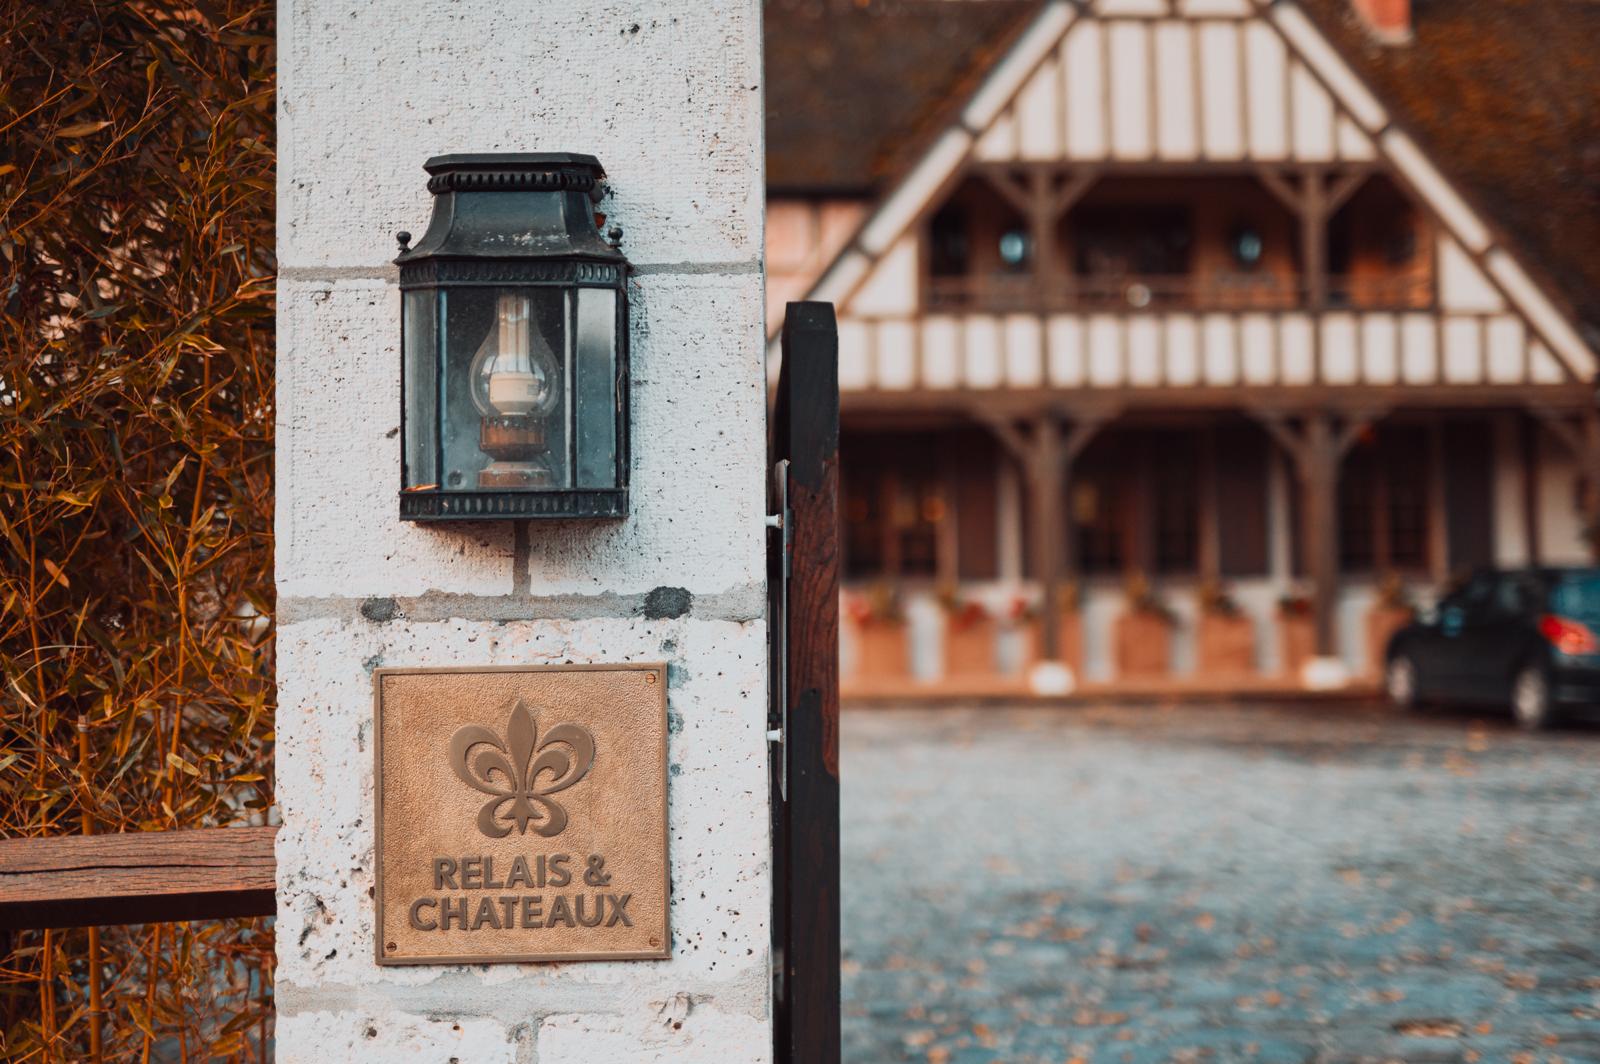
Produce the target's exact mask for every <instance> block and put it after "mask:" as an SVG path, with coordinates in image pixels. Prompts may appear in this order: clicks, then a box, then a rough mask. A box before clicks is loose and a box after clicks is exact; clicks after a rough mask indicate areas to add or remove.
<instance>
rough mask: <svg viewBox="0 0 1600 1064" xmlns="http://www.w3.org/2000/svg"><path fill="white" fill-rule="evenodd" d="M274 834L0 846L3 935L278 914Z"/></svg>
mask: <svg viewBox="0 0 1600 1064" xmlns="http://www.w3.org/2000/svg"><path fill="white" fill-rule="evenodd" d="M277 834H278V829H277V828H276V827H259V828H257V827H234V828H206V829H202V830H197V831H149V832H132V833H128V834H121V835H71V836H63V837H59V838H51V839H7V840H4V841H0V931H20V930H23V929H27V928H43V927H92V926H103V925H109V924H144V923H155V922H162V921H181V920H211V919H219V918H223V917H231V916H270V915H272V913H273V912H274V911H275V903H274V901H273V890H274V888H275V886H276V877H277V862H276V860H275V859H274V856H273V841H274V839H275V838H276V837H277Z"/></svg>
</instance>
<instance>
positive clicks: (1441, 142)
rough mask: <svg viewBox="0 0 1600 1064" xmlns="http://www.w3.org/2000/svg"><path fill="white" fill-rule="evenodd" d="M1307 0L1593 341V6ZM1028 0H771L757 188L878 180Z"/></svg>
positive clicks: (954, 98) (1025, 15)
mask: <svg viewBox="0 0 1600 1064" xmlns="http://www.w3.org/2000/svg"><path fill="white" fill-rule="evenodd" d="M1301 2H1302V3H1303V4H1304V6H1305V7H1306V9H1307V10H1308V11H1309V12H1310V13H1311V14H1312V16H1313V17H1314V18H1315V19H1316V21H1317V22H1318V23H1319V24H1320V25H1321V26H1322V28H1323V29H1324V31H1325V32H1326V33H1327V34H1328V35H1329V36H1330V37H1331V38H1332V39H1333V41H1334V43H1335V44H1337V45H1338V46H1339V48H1340V50H1341V51H1343V52H1344V53H1345V55H1346V56H1347V57H1348V58H1349V60H1350V61H1351V63H1352V64H1353V65H1354V66H1355V67H1356V69H1357V70H1358V71H1359V72H1360V73H1361V74H1362V75H1363V76H1365V77H1366V78H1367V79H1368V81H1369V82H1370V83H1371V84H1372V86H1373V87H1374V88H1375V89H1376V90H1377V92H1378V93H1379V95H1380V96H1382V97H1383V98H1384V99H1385V100H1386V101H1387V102H1388V103H1389V104H1390V106H1391V107H1392V108H1393V110H1394V111H1395V113H1396V115H1397V117H1398V118H1399V119H1400V121H1401V123H1402V124H1403V125H1404V126H1406V128H1408V129H1409V130H1410V131H1411V132H1413V133H1414V134H1415V135H1416V137H1417V138H1418V140H1419V141H1420V142H1421V144H1422V145H1423V147H1424V148H1425V149H1426V150H1427V151H1428V152H1429V153H1430V155H1431V156H1432V158H1433V159H1434V161H1435V162H1436V164H1437V165H1438V166H1439V167H1440V168H1441V169H1442V170H1444V172H1445V173H1446V174H1448V175H1449V176H1450V177H1451V178H1453V179H1454V180H1455V181H1457V182H1458V183H1459V184H1460V185H1461V187H1462V188H1463V189H1464V190H1465V191H1466V192H1467V194H1468V196H1469V198H1470V199H1471V200H1472V201H1473V202H1475V203H1476V204H1478V205H1479V206H1480V207H1481V208H1482V210H1483V211H1484V213H1485V214H1487V215H1488V217H1489V220H1490V221H1491V222H1492V223H1493V224H1494V225H1495V226H1497V227H1498V228H1499V229H1500V230H1502V231H1503V232H1504V233H1506V234H1507V235H1509V237H1510V238H1511V240H1512V243H1513V246H1515V247H1516V248H1517V249H1519V250H1520V251H1522V252H1523V259H1524V261H1525V262H1526V264H1527V265H1528V266H1529V268H1530V269H1531V270H1532V271H1533V272H1534V274H1535V275H1536V276H1537V277H1540V278H1541V279H1543V280H1544V281H1545V282H1546V283H1547V285H1548V286H1549V287H1550V288H1551V289H1552V290H1553V291H1555V292H1556V293H1558V294H1559V295H1561V296H1563V297H1564V298H1565V300H1566V302H1567V303H1568V304H1569V305H1570V306H1571V308H1572V309H1573V310H1574V311H1575V312H1576V313H1577V315H1578V317H1579V318H1580V320H1581V321H1583V322H1584V323H1585V325H1586V327H1587V331H1588V333H1589V337H1588V338H1589V340H1590V342H1591V343H1594V342H1600V2H1596V0H1413V18H1414V22H1415V38H1414V40H1413V41H1412V42H1411V43H1409V44H1405V45H1400V46H1392V45H1381V44H1378V43H1376V42H1375V41H1373V40H1372V39H1371V38H1370V37H1369V36H1368V35H1367V34H1366V33H1365V32H1364V31H1363V30H1362V28H1361V27H1360V25H1359V24H1358V23H1357V22H1356V19H1355V16H1354V15H1353V14H1352V13H1351V9H1350V2H1349V0H1301ZM1038 7H1039V3H1038V0H767V3H766V19H767V30H766V63H767V75H766V76H767V177H768V186H769V189H770V190H771V191H773V192H775V193H806V194H818V195H854V196H871V195H874V194H876V193H878V192H881V191H882V190H883V186H884V184H885V183H886V182H887V181H890V180H892V179H894V178H895V177H896V176H897V175H899V174H900V173H902V172H903V171H904V170H905V169H906V168H907V167H908V166H909V164H910V162H912V161H914V159H915V158H916V156H917V154H918V153H919V152H920V150H921V149H922V148H923V147H924V146H925V145H927V144H928V143H929V141H930V140H931V139H932V138H933V137H934V136H935V135H937V133H938V132H939V131H940V130H941V129H942V128H943V127H944V125H945V124H946V123H948V122H949V121H952V120H953V119H954V117H955V111H956V109H957V107H958V106H959V105H960V103H961V101H962V100H964V99H965V98H966V97H967V96H968V95H969V94H970V93H971V92H972V91H973V90H974V89H975V88H976V86H977V84H978V83H979V81H980V80H981V79H982V77H983V75H984V73H985V72H987V71H988V70H989V69H990V68H991V67H992V66H993V64H994V63H995V61H996V60H997V59H998V58H999V56H1000V55H1001V54H1002V53H1003V52H1004V51H1005V48H1006V46H1007V45H1008V44H1009V43H1010V42H1011V41H1012V40H1013V39H1015V37H1016V35H1017V34H1019V33H1020V32H1021V31H1022V29H1023V28H1025V27H1026V25H1027V23H1028V21H1029V20H1030V19H1031V17H1032V15H1033V13H1034V12H1035V11H1037V10H1038Z"/></svg>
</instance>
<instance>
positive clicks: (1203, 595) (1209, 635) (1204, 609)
mask: <svg viewBox="0 0 1600 1064" xmlns="http://www.w3.org/2000/svg"><path fill="white" fill-rule="evenodd" d="M1197 642H1198V650H1199V658H1200V672H1201V674H1202V675H1205V676H1244V675H1248V674H1249V673H1251V672H1254V671H1255V665H1256V633H1255V625H1254V624H1253V623H1252V622H1251V620H1250V618H1249V617H1247V616H1246V615H1245V613H1244V611H1243V610H1242V609H1240V608H1239V603H1238V602H1237V601H1235V600H1234V598H1233V596H1232V595H1230V594H1229V593H1228V589H1227V588H1226V587H1224V586H1223V584H1222V582H1221V581H1219V580H1215V579H1208V580H1206V581H1205V582H1204V583H1202V584H1201V585H1200V626H1199V631H1198V633H1197Z"/></svg>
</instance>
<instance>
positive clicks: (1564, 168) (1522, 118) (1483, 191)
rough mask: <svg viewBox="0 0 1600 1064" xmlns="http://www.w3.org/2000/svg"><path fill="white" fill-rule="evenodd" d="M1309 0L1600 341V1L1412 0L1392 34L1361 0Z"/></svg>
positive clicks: (1433, 152)
mask: <svg viewBox="0 0 1600 1064" xmlns="http://www.w3.org/2000/svg"><path fill="white" fill-rule="evenodd" d="M1302 3H1303V4H1304V5H1305V7H1306V9H1307V10H1308V12H1309V13H1310V14H1312V15H1313V16H1314V17H1315V18H1316V20H1317V22H1318V24H1319V25H1321V26H1322V28H1323V30H1324V31H1325V32H1326V33H1327V34H1328V36H1329V37H1331V38H1332V39H1333V41H1334V43H1335V44H1337V45H1338V46H1339V47H1340V50H1341V51H1343V52H1344V54H1345V56H1346V57H1347V58H1348V59H1349V60H1350V61H1351V63H1352V64H1353V65H1354V66H1355V67H1356V69H1357V70H1358V71H1359V72H1360V73H1361V74H1363V75H1364V76H1365V77H1366V78H1367V80H1368V82H1369V83H1370V84H1371V85H1372V86H1373V88H1374V89H1375V90H1376V91H1377V92H1378V94H1379V95H1380V96H1381V97H1382V98H1383V99H1384V100H1385V101H1386V102H1388V103H1389V105H1390V106H1391V107H1392V108H1393V109H1394V111H1395V113H1396V117H1397V118H1398V119H1399V120H1400V122H1401V124H1402V125H1404V126H1405V127H1407V128H1408V129H1409V130H1410V131H1411V132H1412V133H1413V134H1414V135H1415V136H1416V137H1417V139H1418V141H1419V142H1420V143H1421V144H1422V146H1423V148H1424V149H1425V150H1426V151H1428V153H1429V155H1430V156H1431V158H1432V159H1433V161H1434V162H1435V164H1436V165H1437V166H1438V167H1439V168H1440V169H1441V170H1443V171H1444V172H1445V173H1446V174H1447V175H1449V176H1450V177H1451V178H1453V179H1454V180H1455V181H1456V182H1457V183H1458V184H1459V185H1460V186H1461V187H1462V188H1463V190H1464V191H1465V192H1466V193H1467V194H1468V196H1469V197H1470V198H1471V199H1472V200H1473V201H1474V202H1475V203H1476V204H1477V205H1478V206H1479V207H1480V208H1481V209H1482V211H1483V213H1485V214H1486V215H1488V217H1489V220H1490V222H1491V223H1492V224H1494V225H1495V226H1497V227H1498V228H1499V229H1501V230H1502V231H1503V232H1505V233H1506V234H1507V235H1508V236H1509V237H1510V238H1511V241H1512V244H1513V246H1514V247H1515V248H1516V249H1517V250H1519V251H1521V252H1523V255H1522V258H1523V260H1524V262H1525V263H1526V265H1527V266H1528V267H1529V269H1530V270H1532V271H1533V272H1534V273H1535V275H1536V276H1538V277H1541V278H1542V279H1543V280H1544V281H1545V282H1546V283H1547V285H1548V286H1549V287H1551V288H1552V289H1553V290H1554V291H1555V292H1557V293H1558V294H1560V295H1562V296H1564V297H1565V298H1566V300H1567V302H1568V303H1569V304H1570V306H1571V307H1572V309H1573V310H1574V311H1575V312H1576V313H1577V315H1578V317H1579V318H1580V319H1581V320H1582V321H1583V322H1584V323H1585V324H1586V326H1587V331H1588V332H1589V336H1588V337H1587V338H1588V340H1589V342H1590V343H1596V342H1600V4H1597V3H1595V2H1593V0H1413V20H1414V24H1415V39H1414V40H1413V41H1412V42H1411V43H1410V44H1405V45H1399V46H1385V45H1380V44H1377V43H1376V42H1374V41H1373V40H1372V39H1371V38H1370V37H1368V35H1367V34H1366V33H1365V31H1364V30H1363V29H1362V28H1361V26H1360V25H1359V23H1357V22H1356V20H1355V17H1354V16H1353V15H1352V14H1351V11H1350V5H1349V0H1302Z"/></svg>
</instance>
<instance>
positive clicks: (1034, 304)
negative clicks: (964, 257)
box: [927, 273, 1433, 314]
mask: <svg viewBox="0 0 1600 1064" xmlns="http://www.w3.org/2000/svg"><path fill="white" fill-rule="evenodd" d="M1327 285H1328V287H1327V296H1326V303H1327V306H1328V307H1330V308H1335V309H1359V310H1389V311H1417V310H1428V309H1430V308H1431V307H1432V305H1433V292H1432V290H1431V286H1430V285H1429V284H1428V283H1427V280H1426V279H1425V278H1418V277H1416V276H1411V275H1407V276H1400V277H1387V276H1382V275H1372V274H1361V275H1334V276H1331V277H1329V278H1328V280H1327ZM927 306H928V307H929V308H930V310H932V311H935V312H937V311H950V312H981V313H998V314H1014V313H1029V312H1047V313H1049V312H1057V313H1072V312H1078V313H1096V312H1112V313H1125V312H1128V311H1157V312H1160V311H1201V312H1207V311H1249V310H1271V311H1287V310H1296V309H1308V308H1309V307H1310V306H1311V299H1310V293H1309V292H1308V286H1307V285H1305V284H1304V283H1303V282H1302V281H1301V280H1300V279H1299V278H1297V277H1295V276H1292V275H1289V276H1284V275H1276V274H1270V273H1224V274H1215V275H1208V276H1195V275H1191V274H1149V275H1144V276H1116V277H1104V276H1095V277H1087V276H1073V277H1060V278H1058V279H1057V280H1056V281H1055V282H1054V283H1053V284H1050V285H1048V286H1046V285H1041V284H1040V283H1039V282H1038V281H1037V280H1036V279H1035V278H1034V277H1033V276H1032V275H1031V274H1027V273H1016V274H990V275H987V276H970V277H933V278H930V279H929V280H928V291H927Z"/></svg>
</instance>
